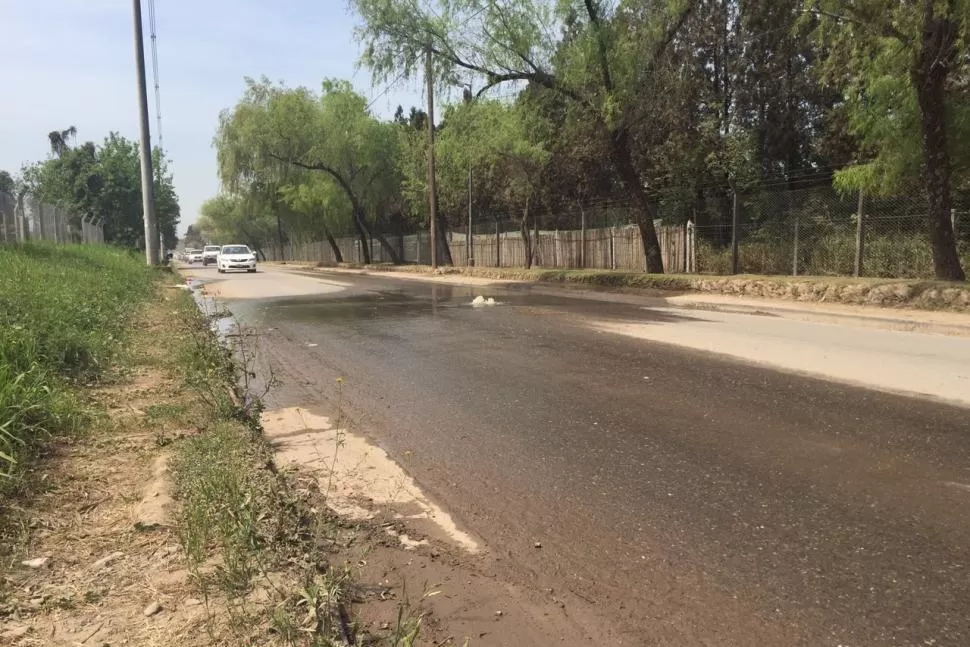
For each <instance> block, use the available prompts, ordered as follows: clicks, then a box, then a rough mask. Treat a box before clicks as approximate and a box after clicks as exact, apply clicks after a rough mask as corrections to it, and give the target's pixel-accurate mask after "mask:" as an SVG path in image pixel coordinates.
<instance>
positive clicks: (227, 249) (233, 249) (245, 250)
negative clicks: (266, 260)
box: [222, 246, 249, 254]
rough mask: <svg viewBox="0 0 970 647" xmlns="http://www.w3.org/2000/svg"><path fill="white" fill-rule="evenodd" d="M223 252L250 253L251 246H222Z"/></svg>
mask: <svg viewBox="0 0 970 647" xmlns="http://www.w3.org/2000/svg"><path fill="white" fill-rule="evenodd" d="M222 253H223V254H248V253H249V248H248V247H245V246H239V247H223V248H222Z"/></svg>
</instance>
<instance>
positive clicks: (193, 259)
mask: <svg viewBox="0 0 970 647" xmlns="http://www.w3.org/2000/svg"><path fill="white" fill-rule="evenodd" d="M185 261H186V262H187V263H189V264H190V265H191V264H192V263H201V262H202V250H201V249H187V250H185Z"/></svg>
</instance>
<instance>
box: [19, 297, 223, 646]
mask: <svg viewBox="0 0 970 647" xmlns="http://www.w3.org/2000/svg"><path fill="white" fill-rule="evenodd" d="M141 323H142V324H143V326H144V328H143V334H141V335H138V336H136V338H135V340H134V341H135V348H134V349H133V352H134V355H135V360H134V364H135V367H134V369H133V371H132V372H131V373H130V374H127V375H124V376H119V383H118V384H116V385H112V386H109V387H106V388H100V389H98V390H97V391H95V392H93V393H92V394H91V397H92V400H93V402H92V404H93V405H94V407H95V408H97V409H102V410H104V411H105V412H106V414H105V415H104V417H102V418H100V419H99V420H98V421H97V422H96V424H94V425H93V426H92V428H91V429H90V430H89V431H88V432H86V433H85V434H84V435H82V436H79V437H77V438H74V439H65V440H62V441H59V442H57V443H56V444H54V445H53V446H52V447H51V449H50V455H49V456H48V457H47V458H46V459H45V460H44V462H43V463H42V465H40V466H39V467H38V469H37V470H36V472H35V474H34V478H33V482H32V483H31V487H32V489H34V490H35V491H38V492H40V494H39V495H38V496H37V497H35V498H34V499H32V500H30V501H24V502H22V504H21V505H20V506H17V509H16V512H15V517H16V519H15V520H13V524H12V525H9V524H8V525H6V526H5V529H4V531H5V532H6V533H8V535H7V537H5V538H4V539H5V540H6V541H9V542H11V543H10V544H8V546H9V548H10V549H12V552H11V553H10V554H8V555H6V557H7V559H8V560H9V565H10V566H11V568H9V570H8V571H7V572H6V573H5V575H4V579H3V582H2V585H0V618H2V619H3V622H2V623H0V624H2V625H3V629H2V630H0V644H11V645H64V646H71V647H74V646H76V645H99V646H100V645H123V644H128V645H188V646H192V645H206V644H209V640H208V638H207V636H206V633H205V631H204V629H203V624H204V622H205V619H206V617H207V613H206V610H205V607H204V605H203V604H202V601H201V600H199V599H197V594H195V593H194V591H193V587H192V586H191V584H190V582H189V579H188V573H187V571H186V570H185V568H184V565H183V558H182V551H181V548H180V546H179V538H178V534H177V532H176V530H175V528H174V526H173V521H172V517H171V514H170V513H171V505H172V499H171V481H170V475H169V472H168V467H167V457H168V453H167V451H166V449H165V447H164V445H165V443H166V439H170V438H172V437H174V436H176V435H178V434H180V433H182V432H183V430H180V429H177V428H173V427H171V426H169V425H168V424H167V423H166V422H165V421H164V420H163V416H161V415H160V414H161V413H163V411H164V410H165V409H166V408H167V407H178V406H181V400H182V399H183V397H182V396H181V395H180V391H181V384H179V383H178V382H177V380H176V379H175V378H174V377H173V375H172V374H171V372H170V371H169V370H166V364H167V363H168V362H169V359H168V358H166V356H165V351H164V348H165V345H164V344H161V345H156V344H153V343H150V342H152V341H155V340H165V339H166V337H167V336H170V335H171V334H172V331H171V326H170V324H169V321H168V307H167V306H166V305H165V302H161V303H156V304H154V305H153V306H152V307H150V308H149V309H148V310H147V311H146V313H145V316H144V318H143V320H142V322H141ZM4 521H5V522H10V521H11V519H5V520H4ZM9 533H15V534H9Z"/></svg>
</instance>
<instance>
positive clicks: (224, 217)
mask: <svg viewBox="0 0 970 647" xmlns="http://www.w3.org/2000/svg"><path fill="white" fill-rule="evenodd" d="M194 232H198V235H197V236H196V237H195V240H196V241H197V242H196V243H195V244H198V245H201V244H203V243H208V242H212V243H213V244H219V245H230V244H232V243H243V244H245V245H248V246H249V247H250V248H251V249H253V250H255V251H257V252H260V251H261V250H263V249H264V248H265V247H266V246H267V245H269V244H270V243H272V242H273V240H274V239H275V236H276V222H275V220H274V219H273V218H272V217H271V216H270V214H268V213H267V212H265V211H263V210H259V209H255V210H254V209H251V208H250V201H248V200H247V199H246V197H245V196H240V195H236V194H229V193H224V194H221V195H218V196H216V197H214V198H210V199H209V200H206V201H205V202H204V203H203V204H202V209H201V216H200V218H199V220H198V222H196V224H195V228H194V229H193V233H194ZM187 238H188V237H187ZM186 244H187V245H188V241H186Z"/></svg>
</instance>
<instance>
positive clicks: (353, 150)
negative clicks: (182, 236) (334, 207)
mask: <svg viewBox="0 0 970 647" xmlns="http://www.w3.org/2000/svg"><path fill="white" fill-rule="evenodd" d="M215 144H216V148H217V151H218V155H219V160H220V174H221V177H222V180H223V185H224V186H227V187H229V188H232V187H234V186H239V185H240V184H245V183H246V182H251V181H252V180H253V179H254V178H258V177H263V178H272V182H273V183H274V186H275V189H276V190H277V191H278V190H279V188H280V187H282V186H284V185H285V184H286V182H287V180H286V178H287V176H288V174H289V173H293V172H294V171H297V170H302V171H314V172H319V173H323V174H325V175H327V176H328V177H329V178H330V179H332V180H333V181H334V182H335V183H336V184H337V186H339V187H340V189H341V190H342V191H343V192H344V194H345V195H346V197H347V200H348V201H349V203H350V206H351V215H352V223H353V225H354V228H355V230H356V233H357V236H358V239H359V240H360V243H361V251H362V253H363V256H364V261H365V262H367V263H369V262H370V259H371V254H370V241H369V237H370V236H371V235H374V237H376V238H377V239H378V241H379V242H380V244H381V246H382V247H383V249H384V250H385V252H386V253H387V254H388V255H389V256H390V258H391V259H392V260H394V262H397V260H398V256H397V250H395V249H394V248H393V247H392V246H391V245H390V244H389V243H388V242H387V240H386V239H385V237H384V236H383V235H382V234H381V233H380V232H377V233H376V234H374V233H373V232H372V231H371V227H370V225H369V223H368V218H367V214H368V205H369V204H378V203H380V202H382V200H383V198H385V197H386V196H385V195H384V194H385V193H386V191H388V190H391V189H393V190H396V188H397V182H396V181H395V180H394V178H396V173H397V165H396V159H395V158H396V152H395V148H396V145H397V140H396V135H395V133H394V131H393V127H392V125H391V124H385V123H381V122H379V121H378V120H377V119H375V118H374V117H373V116H372V115H371V114H370V113H369V112H368V111H367V101H366V99H364V97H362V96H360V95H359V94H357V93H356V92H354V91H353V89H352V88H351V86H350V84H349V83H347V82H346V81H325V82H324V83H323V91H322V93H321V94H320V95H317V94H315V93H313V92H311V91H310V90H307V89H306V88H296V89H288V88H286V87H284V86H282V85H274V84H271V83H270V82H269V81H268V80H267V79H263V80H261V81H259V82H257V81H254V80H251V79H249V80H247V89H246V92H245V94H244V96H243V98H242V99H241V100H240V101H239V103H238V104H237V105H236V107H235V108H234V109H233V110H232V111H225V112H224V113H223V114H222V116H221V118H220V126H219V133H218V134H217V136H216V140H215Z"/></svg>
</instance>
